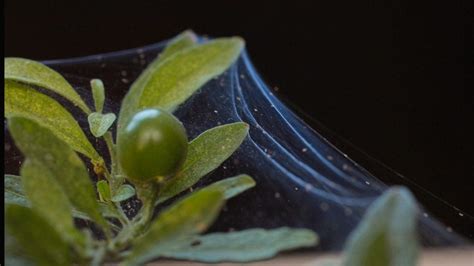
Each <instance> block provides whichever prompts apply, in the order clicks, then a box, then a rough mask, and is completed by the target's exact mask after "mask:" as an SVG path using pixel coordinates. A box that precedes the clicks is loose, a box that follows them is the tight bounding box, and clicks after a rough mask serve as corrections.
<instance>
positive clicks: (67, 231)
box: [21, 159, 85, 247]
mask: <svg viewBox="0 0 474 266" xmlns="http://www.w3.org/2000/svg"><path fill="white" fill-rule="evenodd" d="M21 176H22V178H23V179H22V184H23V190H24V192H25V195H26V196H27V198H28V199H29V202H30V203H31V205H32V208H33V209H34V210H36V211H37V213H39V214H40V215H41V216H43V218H45V219H46V220H47V221H48V222H49V224H51V225H54V226H55V228H56V229H57V230H58V233H59V234H60V236H61V237H62V238H63V239H64V240H65V241H67V242H69V243H74V244H78V245H79V246H80V247H81V246H82V247H83V245H84V244H85V242H84V241H85V238H84V237H83V235H81V234H80V233H79V231H78V230H77V229H76V227H75V226H74V223H73V217H72V207H71V204H70V203H69V200H68V198H67V196H66V195H65V194H64V192H63V190H62V188H61V187H60V186H59V184H58V183H57V182H56V180H55V178H54V176H53V174H52V173H51V172H50V171H49V169H48V168H46V167H45V166H44V165H43V164H41V163H40V162H38V161H35V160H30V159H27V160H26V161H25V162H24V163H23V165H22V167H21Z"/></svg>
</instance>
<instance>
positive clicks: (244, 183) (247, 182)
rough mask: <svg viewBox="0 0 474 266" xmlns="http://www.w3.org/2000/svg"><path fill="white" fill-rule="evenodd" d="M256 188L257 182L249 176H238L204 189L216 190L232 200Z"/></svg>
mask: <svg viewBox="0 0 474 266" xmlns="http://www.w3.org/2000/svg"><path fill="white" fill-rule="evenodd" d="M254 186H255V180H253V178H252V177H250V176H249V175H238V176H235V177H229V178H226V179H223V180H220V181H217V182H214V183H212V184H210V185H208V186H207V187H205V188H203V189H216V190H219V191H221V192H222V193H224V198H225V199H226V200H227V199H230V198H233V197H235V196H237V195H239V194H240V193H242V192H244V191H246V190H247V189H250V188H252V187H254Z"/></svg>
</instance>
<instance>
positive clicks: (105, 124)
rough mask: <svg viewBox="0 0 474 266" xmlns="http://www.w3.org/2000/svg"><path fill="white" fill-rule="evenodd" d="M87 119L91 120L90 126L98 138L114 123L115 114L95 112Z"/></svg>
mask: <svg viewBox="0 0 474 266" xmlns="http://www.w3.org/2000/svg"><path fill="white" fill-rule="evenodd" d="M87 121H88V122H89V128H90V130H91V133H92V135H94V137H96V138H100V137H102V136H103V135H104V134H105V133H107V131H108V130H109V128H110V127H111V126H112V124H113V123H114V121H115V114H113V113H108V114H101V113H97V112H94V113H92V114H90V115H89V116H88V117H87Z"/></svg>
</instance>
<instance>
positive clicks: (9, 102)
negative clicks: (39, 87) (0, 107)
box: [5, 81, 100, 160]
mask: <svg viewBox="0 0 474 266" xmlns="http://www.w3.org/2000/svg"><path fill="white" fill-rule="evenodd" d="M12 116H22V117H27V118H29V119H32V120H35V121H36V122H37V123H39V124H41V125H42V126H44V127H47V128H48V129H50V130H51V131H52V132H53V133H54V134H55V135H56V136H57V137H58V138H60V139H61V140H62V141H64V142H66V143H67V144H69V145H70V146H71V147H72V148H73V149H74V150H76V151H77V152H80V153H82V154H84V155H86V156H87V157H89V158H90V159H92V160H99V159H100V156H99V154H98V153H97V151H96V150H95V149H94V147H93V146H92V144H91V143H90V142H89V140H88V139H87V138H86V135H85V134H84V132H83V131H82V129H81V127H80V126H79V124H78V123H77V121H76V119H74V117H73V116H72V115H71V114H70V113H69V112H68V111H67V110H66V109H64V107H63V106H61V105H60V104H59V103H58V102H57V101H55V100H54V99H52V98H50V97H49V96H47V95H45V94H42V93H40V92H38V91H36V90H34V89H32V88H30V87H28V86H27V85H24V84H21V83H18V82H14V81H5V117H7V118H9V117H12Z"/></svg>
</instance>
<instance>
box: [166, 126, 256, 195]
mask: <svg viewBox="0 0 474 266" xmlns="http://www.w3.org/2000/svg"><path fill="white" fill-rule="evenodd" d="M248 129H249V126H248V125H247V124H245V123H242V122H238V123H232V124H227V125H223V126H218V127H215V128H212V129H209V130H207V131H205V132H204V133H202V134H201V135H199V136H198V137H197V138H195V139H194V140H193V141H191V142H190V143H189V147H188V156H187V157H186V161H185V162H184V165H183V169H182V170H181V171H180V172H179V173H178V174H177V175H176V176H175V177H173V178H172V179H170V180H169V181H168V182H166V183H165V184H164V186H163V188H162V190H161V192H160V194H159V198H158V202H163V201H164V200H166V199H169V198H171V197H173V196H175V195H177V194H178V193H181V192H182V191H184V190H186V189H188V188H190V187H191V186H193V185H194V184H196V183H197V182H198V181H199V179H201V177H203V176H204V175H206V174H208V173H209V172H211V171H212V170H214V169H216V168H217V167H219V165H221V164H222V163H223V162H224V161H225V160H226V159H227V158H229V157H230V156H231V155H232V153H234V151H235V150H237V148H239V146H240V144H242V142H243V141H244V139H245V137H246V136H247V133H248Z"/></svg>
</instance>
